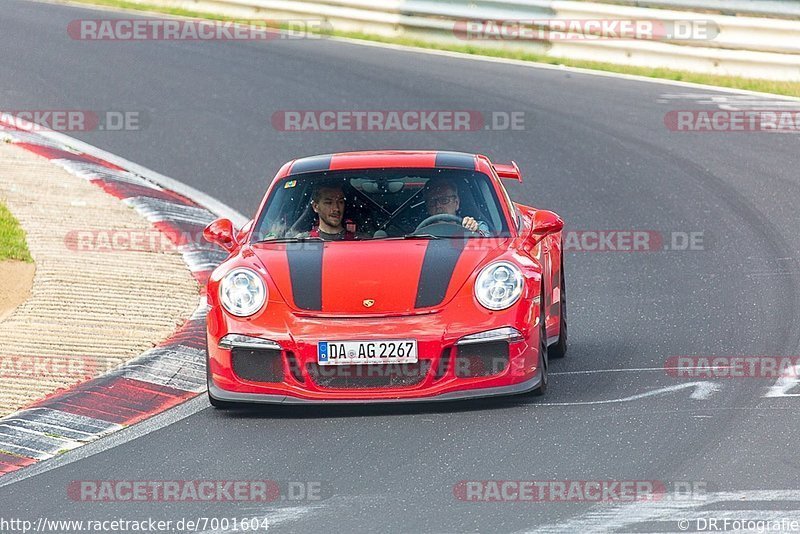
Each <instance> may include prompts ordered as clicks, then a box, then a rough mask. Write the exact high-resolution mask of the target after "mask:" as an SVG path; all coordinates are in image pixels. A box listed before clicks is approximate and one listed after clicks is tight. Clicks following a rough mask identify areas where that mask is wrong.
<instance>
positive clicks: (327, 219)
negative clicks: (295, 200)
mask: <svg viewBox="0 0 800 534" xmlns="http://www.w3.org/2000/svg"><path fill="white" fill-rule="evenodd" d="M311 209H313V210H314V213H316V214H317V216H318V218H319V222H318V223H317V225H316V226H314V228H312V229H311V231H310V232H303V233H301V234H300V235H298V236H297V237H319V238H320V239H323V240H325V241H340V240H343V239H345V240H350V239H355V238H356V234H355V232H350V231H348V230H346V229H345V228H344V226H343V224H342V223H343V222H344V192H343V191H342V186H341V185H340V184H337V183H321V184H319V185H315V186H314V189H313V191H312V193H311Z"/></svg>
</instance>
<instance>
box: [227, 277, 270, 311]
mask: <svg viewBox="0 0 800 534" xmlns="http://www.w3.org/2000/svg"><path fill="white" fill-rule="evenodd" d="M219 299H220V301H221V302H222V307H223V308H225V310H226V311H227V312H228V313H230V314H232V315H235V316H237V317H247V316H248V315H253V314H254V313H255V312H257V311H258V310H260V309H261V307H262V306H263V305H264V301H266V300H267V287H266V286H265V285H264V281H263V280H262V279H261V277H260V276H258V274H256V272H255V271H252V270H250V269H245V268H239V269H234V270H232V271H231V272H229V273H228V274H226V275H225V277H224V278H223V279H222V281H221V282H220V284H219Z"/></svg>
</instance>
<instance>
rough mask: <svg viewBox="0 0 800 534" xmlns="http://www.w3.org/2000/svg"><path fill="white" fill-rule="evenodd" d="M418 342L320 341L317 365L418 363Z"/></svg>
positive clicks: (392, 340) (395, 340)
mask: <svg viewBox="0 0 800 534" xmlns="http://www.w3.org/2000/svg"><path fill="white" fill-rule="evenodd" d="M416 362H417V340H415V339H389V340H381V341H320V342H319V343H317V363H319V364H320V365H354V364H356V365H370V364H381V363H416Z"/></svg>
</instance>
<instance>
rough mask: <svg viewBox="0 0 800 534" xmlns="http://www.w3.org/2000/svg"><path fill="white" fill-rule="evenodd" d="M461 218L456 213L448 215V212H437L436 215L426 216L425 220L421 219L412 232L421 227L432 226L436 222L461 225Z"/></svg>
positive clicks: (417, 230)
mask: <svg viewBox="0 0 800 534" xmlns="http://www.w3.org/2000/svg"><path fill="white" fill-rule="evenodd" d="M461 220H462V219H461V217H459V216H458V215H450V214H449V213H439V214H438V215H431V216H430V217H427V218H426V219H425V220H423V221H422V222H421V223H419V224H418V225H417V229H416V230H414V233H416V232H419V231H420V230H422V229H423V228H426V227H428V226H432V225H434V224H437V223H451V224H457V225H459V226H461Z"/></svg>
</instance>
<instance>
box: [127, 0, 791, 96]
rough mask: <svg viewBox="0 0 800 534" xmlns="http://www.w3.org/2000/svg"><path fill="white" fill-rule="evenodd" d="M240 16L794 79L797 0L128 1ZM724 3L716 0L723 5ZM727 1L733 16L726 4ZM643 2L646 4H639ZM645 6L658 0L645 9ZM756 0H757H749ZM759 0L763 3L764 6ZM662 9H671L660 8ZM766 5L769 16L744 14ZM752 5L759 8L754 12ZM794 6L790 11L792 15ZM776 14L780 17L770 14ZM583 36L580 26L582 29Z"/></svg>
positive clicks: (577, 55) (540, 51)
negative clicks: (559, 27) (595, 31)
mask: <svg viewBox="0 0 800 534" xmlns="http://www.w3.org/2000/svg"><path fill="white" fill-rule="evenodd" d="M134 1H136V2H140V3H145V4H159V5H163V6H170V7H183V8H186V9H191V10H194V11H204V12H213V13H218V14H224V15H230V16H237V17H243V18H248V17H250V18H270V17H272V18H279V17H286V18H292V17H294V18H314V19H320V18H322V19H325V20H326V21H327V22H329V23H330V24H331V25H332V26H333V28H334V29H337V30H342V31H346V32H359V33H367V34H378V35H383V36H391V37H413V38H420V39H424V40H428V41H434V42H445V43H450V44H460V45H467V44H468V45H471V46H473V47H481V48H503V49H512V50H517V51H527V52H532V53H537V54H547V55H549V56H554V57H564V58H575V59H584V60H591V61H599V62H609V63H619V64H624V65H635V66H644V67H655V68H672V69H680V70H688V71H695V72H704V73H708V74H721V75H734V76H744V77H752V78H764V79H772V80H794V81H800V2H795V1H791V2H789V1H787V2H778V1H774V0H765V1H763V2H762V1H758V2H757V1H749V0H725V1H722V0H617V1H616V3H605V2H592V1H576V0H383V1H381V2H376V1H375V0H134ZM612 1H613V0H612ZM723 4H724V6H723ZM734 5H736V6H737V9H741V12H738V11H737V15H739V16H731V15H722V14H718V13H715V12H713V11H714V10H717V11H724V12H729V11H730V10H731V8H732V6H734ZM642 6H646V7H642ZM651 6H658V8H656V7H651ZM758 6H762V7H758ZM766 6H769V7H768V8H766ZM667 7H671V8H672V9H666V8H667ZM765 8H766V11H767V12H768V13H769V14H770V15H771V17H773V18H768V17H754V16H746V15H749V14H751V13H761V12H763V11H765ZM756 10H760V11H756ZM795 13H797V15H795ZM774 17H781V18H774ZM558 19H563V20H612V19H613V20H638V21H655V22H659V23H667V24H669V23H671V22H674V21H687V20H690V21H691V20H693V21H701V22H703V23H708V24H711V25H713V26H714V27H715V28H717V29H718V33H717V34H716V35H714V36H713V38H710V39H706V40H686V39H684V40H669V41H666V40H651V39H614V38H599V39H598V38H593V39H586V38H581V37H582V35H579V34H570V35H569V36H568V38H560V39H549V40H522V39H507V40H487V39H480V40H475V39H469V40H465V39H464V37H463V35H458V32H457V31H455V29H456V25H457V24H459V23H461V24H463V23H464V22H465V21H467V20H511V21H532V20H535V21H537V24H538V23H539V22H544V24H545V25H546V21H548V20H558ZM585 35H586V34H584V36H585Z"/></svg>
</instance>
